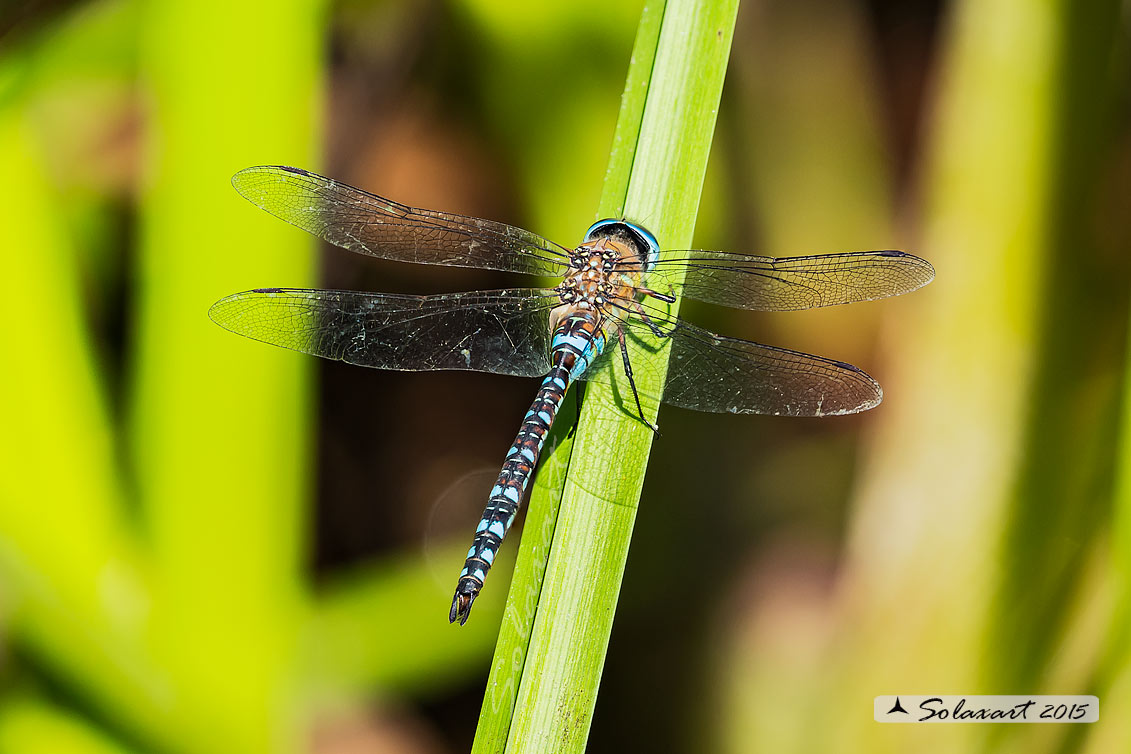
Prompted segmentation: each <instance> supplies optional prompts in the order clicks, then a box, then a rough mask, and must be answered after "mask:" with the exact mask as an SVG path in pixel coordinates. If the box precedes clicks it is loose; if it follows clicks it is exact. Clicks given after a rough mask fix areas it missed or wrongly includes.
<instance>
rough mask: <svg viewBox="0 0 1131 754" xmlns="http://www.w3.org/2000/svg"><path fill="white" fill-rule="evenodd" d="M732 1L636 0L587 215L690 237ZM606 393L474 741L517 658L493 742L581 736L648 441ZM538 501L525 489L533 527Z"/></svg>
mask: <svg viewBox="0 0 1131 754" xmlns="http://www.w3.org/2000/svg"><path fill="white" fill-rule="evenodd" d="M737 10H738V4H737V2H736V0H727V1H723V2H714V3H696V2H692V1H691V0H676V1H674V2H669V3H667V4H666V5H665V4H663V3H649V4H648V5H647V6H646V7H645V9H644V13H643V16H642V19H641V24H640V30H639V33H638V36H637V42H636V47H635V49H634V52H633V60H632V63H631V65H630V68H629V76H628V79H627V80H626V83H625V93H624V97H623V99H622V104H621V115H620V119H619V121H618V124H617V132H616V136H615V139H614V145H613V151H612V154H611V157H610V163H609V171H608V174H607V175H606V180H605V187H604V192H603V195H602V200H601V206H600V212H599V216H601V217H625V218H628V219H631V220H633V221H636V222H640V223H642V224H644V225H645V226H647V227H648V228H649V229H650V230H652V231H653V232H654V233H655V234H656V235H657V237H658V238H659V239H660V242H661V244H662V245H663V246H665V247H668V248H687V247H689V246H690V242H691V236H692V232H693V230H694V227H695V215H696V212H697V210H698V205H699V196H700V192H701V189H702V185H703V177H704V174H705V172H706V167H707V157H708V155H709V153H710V145H711V137H712V134H713V132H714V125H715V114H716V112H717V110H718V103H719V97H720V95H721V92H722V84H723V78H724V76H725V73H726V67H727V59H728V57H729V53H730V42H731V36H732V33H733V29H734V19H735V15H736V13H737ZM631 357H632V359H633V360H634V363H636V362H639V363H643V362H644V360H646V359H649V358H658V359H666V355H663V354H661V355H656V354H646V353H644V352H642V351H641V350H639V349H635V348H633V349H632V353H631ZM641 371H647V372H652V371H653V370H651V369H644V370H641ZM661 373H662V370H656V371H655V374H657V375H658V374H661ZM657 387H658V385H642V388H643V389H644V390H645V391H648V389H649V388H651V391H653V392H654V391H655V388H657ZM616 395H621V396H623V395H628V392H627V384H625V385H619V386H617V388H601V387H597V386H589V387H588V389H587V391H586V398H585V407H584V409H583V412H582V415H581V418H580V421H579V424H578V428H577V432H576V434H575V436H574V438H573V448H572V451H571V452H570V459H569V468H568V474H567V476H566V478H565V482H564V486H563V494H562V498H561V508H560V512H559V517H558V520H557V524H556V526H555V527H549V529H550V530H552V531H553V544H552V547H551V548H550V551H549V559H548V562H547V563H546V572H545V577H544V579H542V581H541V585H540V588H539V587H538V585H537V583H536V581H537V578H536V577H537V575H538V574H537V571H538V570H539V569H538V568H537V567H532V568H531V573H529V574H528V573H521V572H520V573H518V574H516V578H515V584H516V585H518V587H516V588H512V590H511V601H512V602H513V601H515V600H519V599H523V598H524V597H525V596H528V595H529V594H531V593H536V594H537V595H538V597H537V607H536V609H535V610H532V611H529V614H530V615H529V616H528V617H530V616H532V617H533V619H534V624H533V629H532V632H531V634H530V642H529V646H528V647H527V646H526V645H525V642H524V641H523V640H522V639H523V635H524V632H523V631H522V630H514V631H509V632H508V633H507V634H505V635H503V636H501V637H500V643H499V645H498V647H497V648H496V652H495V657H496V662H495V665H494V666H493V672H492V676H491V679H490V680H489V682H488V695H487V699H486V700H485V702H484V712H483V714H482V715H481V718H480V720H481V722H480V731H479V734H478V735H477V738H476V745H475V751H484V752H486V751H501V750H503V741H504V738H503V732H504V730H505V728H504V726H503V725H502V724H501V723H503V722H504V721H505V719H506V718H507V717H509V715H508V714H507V710H506V705H505V704H497V705H496V707H495V708H494V709H489V703H490V702H492V701H494V702H498V701H500V699H499V698H497V697H493V695H495V694H499V693H502V701H504V702H505V701H506V699H507V694H508V693H509V684H510V683H512V682H513V680H514V675H513V674H514V673H515V672H518V671H520V672H521V677H520V678H519V680H518V684H517V698H516V703H515V706H514V712H513V719H510V721H509V722H510V726H509V734H508V735H507V737H506V738H505V740H506V747H505V748H506V751H511V752H525V751H582V750H584V748H585V742H586V740H587V738H588V733H589V725H590V720H591V719H592V714H593V707H594V704H595V703H596V698H597V688H598V685H599V683H600V678H601V669H602V667H603V664H604V658H605V652H606V648H607V646H608V640H609V634H610V632H611V629H612V618H613V614H614V612H615V608H616V602H617V598H618V595H619V590H620V583H621V577H622V575H623V573H624V564H625V560H626V558H627V555H628V545H629V541H630V538H631V533H632V527H633V523H634V521H635V515H636V506H637V503H638V501H639V499H640V490H641V487H642V485H643V480H644V472H645V469H646V466H647V458H648V453H649V451H650V449H651V444H652V440H653V433H652V432H651V431H650V430H648V429H647V428H646V427H644V426H643V424H641V423H640V422H639V421H638V420H636V419H633V418H631V417H629V416H627V415H626V414H625V411H624V408H623V406H622V405H621V402H620V400H619V399H618V398H617V397H615V396H616ZM657 408H658V407H657V406H656V405H654V404H652V405H648V404H647V403H646V404H645V414H646V415H648V416H649V417H650V418H654V417H655V415H656V411H657ZM542 473H543V474H544V473H545V469H543V472H542ZM541 502H542V500H541V498H539V497H538V496H536V497H535V499H534V500H533V501H532V518H533V519H534V520H535V521H536V522H537V523H536V526H539V527H541V525H542V522H543V519H542V515H544V514H543V513H536V510H537V508H538V507H539V505H540V504H541ZM529 528H530V526H529V521H528V525H527V529H528V530H529ZM538 531H539V532H541V531H542V529H541V528H539V529H538ZM525 544H526V543H525V542H524V550H525V549H526V548H525ZM523 564H524V563H523V553H520V555H519V565H520V567H522V566H523ZM533 565H535V566H536V564H533ZM528 579H529V581H527V580H528ZM511 610H512V608H511V606H508V612H507V615H508V616H509V615H511V614H512V612H511ZM517 610H518V606H517V605H516V606H515V611H516V613H517ZM504 623H506V621H504ZM506 673H510V674H511V675H510V676H507V675H506ZM500 711H501V712H500Z"/></svg>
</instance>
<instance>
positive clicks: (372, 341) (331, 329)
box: [208, 288, 558, 377]
mask: <svg viewBox="0 0 1131 754" xmlns="http://www.w3.org/2000/svg"><path fill="white" fill-rule="evenodd" d="M557 303H558V298H557V297H556V296H555V295H553V293H552V292H550V291H546V290H543V289H540V288H526V289H522V288H511V289H507V290H501V291H477V292H471V293H445V294H440V295H435V296H404V295H394V294H387V293H365V292H359V291H323V290H310V289H301V288H267V289H260V290H254V291H246V292H244V293H237V294H235V295H232V296H228V297H227V298H223V299H220V300H219V301H217V302H216V303H215V304H213V305H212V308H211V309H209V311H208V315H209V316H210V317H211V318H212V320H213V321H214V322H216V324H218V325H220V326H221V327H223V328H225V329H227V330H231V331H232V332H234V333H238V334H240V335H245V336H247V337H249V338H253V339H255V340H259V341H262V342H264V343H271V344H273V345H276V346H282V347H283V348H289V349H291V350H293V351H301V352H302V353H308V354H312V355H314V356H321V357H323V358H326V359H336V360H339V361H345V362H347V363H349V364H357V365H359V366H365V367H375V368H377V369H397V370H405V371H422V370H432V369H469V370H474V371H480V372H493V373H495V374H511V375H519V376H524V377H536V376H541V375H543V374H545V373H546V372H547V371H549V368H550V310H551V309H552V308H553V306H555V305H556V304H557Z"/></svg>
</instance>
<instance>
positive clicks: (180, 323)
mask: <svg viewBox="0 0 1131 754" xmlns="http://www.w3.org/2000/svg"><path fill="white" fill-rule="evenodd" d="M321 10H322V3H321V2H320V0H300V1H299V2H291V3H283V4H277V3H264V2H255V3H250V4H248V3H231V2H225V1H224V0H204V2H186V1H185V0H151V2H148V3H147V4H146V7H145V12H144V15H143V21H142V29H141V32H142V39H143V40H144V45H143V52H142V71H143V74H144V78H143V81H142V87H143V88H142V91H143V92H145V93H146V95H147V101H148V102H149V103H150V106H151V110H150V113H149V125H150V132H149V133H150V139H149V142H148V143H149V148H150V161H149V163H148V164H149V165H150V170H149V174H148V175H146V176H145V187H146V190H145V194H144V196H143V203H142V206H141V219H142V233H141V250H140V255H139V256H140V259H139V272H138V306H137V311H136V314H137V320H138V327H137V334H136V335H137V352H136V359H135V374H134V378H135V387H136V391H135V394H134V396H133V399H134V400H133V404H132V407H131V408H132V411H133V430H134V436H133V440H134V446H133V451H134V453H133V459H134V464H135V468H136V471H137V481H138V485H137V486H138V490H139V492H140V493H141V502H142V506H143V512H144V515H145V518H146V523H147V525H148V528H149V533H150V534H151V537H152V544H153V553H154V558H155V563H154V569H155V573H156V581H157V588H158V596H157V600H156V605H155V611H154V631H153V643H154V646H155V651H156V652H157V653H158V654H159V655H160V657H161V658H162V660H163V662H164V663H165V664H166V665H167V667H168V668H169V669H170V673H171V674H172V675H174V676H175V680H176V685H177V688H178V694H179V697H178V702H179V703H180V705H182V708H183V709H184V710H186V711H188V712H189V714H187V715H186V720H185V726H184V729H183V730H180V731H177V732H176V736H177V737H178V739H179V745H180V748H181V749H183V750H194V751H241V752H246V753H247V754H252V753H253V752H266V751H287V750H291V749H296V748H298V747H299V745H300V744H299V741H301V738H302V737H301V735H299V734H298V733H297V730H296V729H295V726H296V723H297V722H298V720H297V718H296V716H295V715H294V714H293V709H292V706H293V703H294V700H293V699H291V698H289V697H290V695H291V693H292V684H293V679H292V678H291V674H292V673H293V668H292V658H293V655H294V653H295V651H296V643H297V641H298V626H299V612H300V610H301V602H300V599H301V592H300V589H299V587H300V584H301V581H300V579H299V572H300V568H301V558H302V545H303V531H304V530H305V526H304V524H305V520H304V515H303V501H304V500H306V498H307V488H308V483H309V462H308V460H307V459H308V458H309V457H310V453H309V452H308V450H309V448H308V443H309V438H310V436H311V433H310V430H309V427H310V410H309V408H310V403H309V396H310V394H311V391H310V380H309V374H310V370H311V368H312V366H313V365H312V364H311V362H310V361H309V360H308V359H305V358H303V357H302V356H300V355H296V354H291V353H287V352H285V351H282V350H277V349H270V348H266V347H257V346H256V345H255V344H249V343H248V342H247V341H245V340H242V339H239V338H235V337H233V336H231V335H230V334H229V333H226V332H224V331H223V330H221V329H220V328H218V327H216V326H215V325H214V324H212V322H210V321H209V319H208V315H207V312H208V307H209V306H210V305H211V304H212V303H213V302H214V301H215V300H216V299H218V298H220V297H221V296H224V295H226V294H229V293H232V292H234V291H239V290H246V289H248V288H254V287H259V286H265V285H304V284H309V283H311V282H313V265H312V254H311V242H310V239H309V238H308V237H306V236H304V235H303V234H301V233H296V232H295V231H294V229H293V228H290V227H288V226H286V225H285V224H284V223H279V222H277V221H275V220H274V218H271V217H268V216H266V215H265V214H264V213H262V212H259V211H257V210H256V209H255V208H254V207H252V206H250V205H249V204H248V203H247V202H245V201H244V200H242V199H241V198H240V197H239V196H238V195H237V194H236V193H235V191H233V190H232V188H231V185H230V179H231V176H232V174H233V173H235V172H236V171H237V170H239V169H241V168H244V167H247V166H248V165H255V164H263V163H280V162H281V163H288V164H294V165H314V164H316V162H317V161H316V159H315V156H316V144H317V140H316V137H315V135H316V133H317V130H318V129H317V124H316V122H315V120H316V114H317V113H318V112H319V110H320V106H319V96H318V92H319V84H320V71H321V59H322V55H321V52H322V51H321V39H322V35H321V29H322V24H321V23H320V13H321Z"/></svg>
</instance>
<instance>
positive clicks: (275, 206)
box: [232, 165, 569, 276]
mask: <svg viewBox="0 0 1131 754" xmlns="http://www.w3.org/2000/svg"><path fill="white" fill-rule="evenodd" d="M232 185H233V186H234V187H235V189H236V191H238V192H239V193H240V195H242V196H243V197H244V198H245V199H247V200H248V201H250V202H251V203H252V204H255V205H256V206H258V207H261V208H262V209H264V210H266V211H267V212H270V213H271V214H272V215H274V216H275V217H278V218H280V219H281V220H285V221H287V222H288V223H290V224H291V225H295V226H297V227H299V228H302V229H303V230H305V231H308V232H310V233H313V234H314V235H316V236H318V237H319V238H322V239H324V240H326V241H329V242H330V243H332V244H335V245H337V246H341V247H342V248H343V249H349V250H350V251H354V252H357V253H359V254H368V255H369V256H373V257H380V258H381V259H392V260H395V261H398V262H415V263H418V264H440V265H448V266H453V267H478V268H483V269H488V270H503V271H506V272H524V273H529V274H532V275H546V276H553V275H560V274H562V270H564V269H565V267H566V265H567V263H568V261H569V259H568V252H567V250H566V249H564V248H562V247H561V246H558V245H557V244H555V243H553V242H552V241H548V240H547V239H545V238H542V237H541V236H539V235H537V234H534V233H531V232H529V231H526V230H523V229H521V228H515V227H513V226H510V225H505V224H503V223H498V222H494V221H492V220H483V219H480V218H477V217H465V216H463V215H456V214H451V213H448V212H436V211H433V210H426V209H416V208H414V207H409V206H407V205H404V204H400V203H399V202H394V201H393V200H391V199H386V198H384V197H381V196H377V195H376V194H371V193H369V192H368V191H362V190H361V189H357V188H354V187H352V186H348V185H346V184H344V183H339V182H337V181H335V180H333V179H331V178H326V177H324V176H321V175H318V174H316V173H311V172H309V171H307V170H301V169H299V168H292V167H285V166H281V165H268V166H263V167H254V168H247V169H246V170H241V171H240V172H238V173H236V174H235V175H234V176H233V177H232Z"/></svg>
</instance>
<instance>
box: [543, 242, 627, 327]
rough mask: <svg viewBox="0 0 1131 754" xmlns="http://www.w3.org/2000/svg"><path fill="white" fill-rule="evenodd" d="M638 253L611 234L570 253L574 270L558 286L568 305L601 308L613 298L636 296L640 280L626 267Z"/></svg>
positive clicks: (559, 292) (592, 308) (591, 308)
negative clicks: (615, 239) (627, 270)
mask: <svg viewBox="0 0 1131 754" xmlns="http://www.w3.org/2000/svg"><path fill="white" fill-rule="evenodd" d="M633 256H634V254H633V252H632V250H631V249H629V247H628V246H626V245H625V244H623V243H620V242H618V241H614V240H612V239H610V238H601V239H598V240H596V241H588V242H586V243H583V244H582V245H581V246H578V247H577V249H576V250H575V251H574V252H573V254H572V255H571V256H570V261H569V266H570V271H569V272H568V273H567V274H566V276H565V277H564V278H563V279H562V282H561V284H560V285H558V287H557V292H558V295H559V296H560V297H561V300H562V304H564V305H565V306H564V307H563V308H564V309H580V310H583V311H585V310H589V311H601V310H603V309H604V308H605V307H606V306H607V305H608V304H609V302H610V301H615V300H618V299H627V300H632V299H633V298H634V296H635V294H636V285H635V283H636V280H634V277H638V276H633V275H632V274H630V273H626V272H625V270H624V264H625V261H626V260H628V259H629V258H630V257H633Z"/></svg>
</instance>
